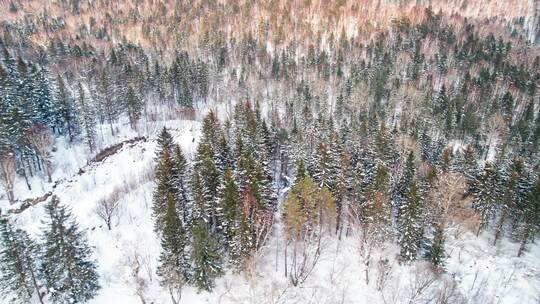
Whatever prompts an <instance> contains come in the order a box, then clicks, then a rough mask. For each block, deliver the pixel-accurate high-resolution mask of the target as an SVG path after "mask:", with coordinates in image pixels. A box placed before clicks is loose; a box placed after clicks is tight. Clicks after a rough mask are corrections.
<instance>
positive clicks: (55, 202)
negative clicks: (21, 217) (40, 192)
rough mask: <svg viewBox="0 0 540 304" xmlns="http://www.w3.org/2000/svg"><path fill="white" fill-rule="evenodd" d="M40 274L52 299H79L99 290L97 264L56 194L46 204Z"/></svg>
mask: <svg viewBox="0 0 540 304" xmlns="http://www.w3.org/2000/svg"><path fill="white" fill-rule="evenodd" d="M45 211H46V215H47V218H48V220H47V222H46V225H47V226H46V227H45V228H44V230H43V247H42V249H43V253H42V256H41V275H42V278H43V280H44V282H45V287H46V288H47V289H48V290H49V292H50V299H51V300H52V301H53V303H80V302H86V301H88V300H90V299H91V298H93V297H94V296H95V295H96V294H97V291H98V290H99V288H100V286H99V282H98V280H99V277H98V274H97V272H96V264H95V262H94V261H93V260H92V250H91V248H90V246H89V245H88V243H87V241H86V237H85V235H84V233H83V232H82V231H80V228H79V225H78V224H77V223H76V222H75V218H74V217H73V216H72V215H71V213H70V212H69V211H68V210H67V209H66V207H64V206H62V205H60V201H59V199H58V197H56V196H53V197H52V199H51V201H50V202H49V203H48V204H47V206H46V208H45Z"/></svg>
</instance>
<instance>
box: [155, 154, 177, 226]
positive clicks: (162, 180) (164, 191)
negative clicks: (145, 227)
mask: <svg viewBox="0 0 540 304" xmlns="http://www.w3.org/2000/svg"><path fill="white" fill-rule="evenodd" d="M176 194H177V191H176V188H175V185H174V177H173V161H172V159H171V156H170V154H169V152H168V151H167V150H165V152H164V153H163V155H162V157H161V159H160V161H159V163H158V164H157V167H156V188H155V189H154V193H153V198H152V200H153V204H152V216H153V217H154V230H155V231H156V232H158V233H161V232H162V230H163V225H164V222H165V215H166V212H167V204H168V199H169V197H172V198H173V199H174V198H176Z"/></svg>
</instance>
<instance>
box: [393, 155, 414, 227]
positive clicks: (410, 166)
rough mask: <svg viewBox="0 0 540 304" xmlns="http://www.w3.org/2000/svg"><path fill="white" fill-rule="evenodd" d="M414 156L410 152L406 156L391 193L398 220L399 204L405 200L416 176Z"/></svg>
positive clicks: (399, 214)
mask: <svg viewBox="0 0 540 304" xmlns="http://www.w3.org/2000/svg"><path fill="white" fill-rule="evenodd" d="M415 160H416V158H415V156H414V152H413V151H410V152H409V154H408V155H407V160H406V162H405V168H404V169H403V173H402V175H401V178H400V179H399V181H398V182H397V184H396V185H395V188H394V190H393V193H392V197H393V200H394V204H396V206H397V208H398V219H399V217H400V216H401V204H402V203H403V201H405V200H406V199H407V195H408V193H409V189H410V186H411V183H412V182H413V179H414V176H415V174H416V165H415Z"/></svg>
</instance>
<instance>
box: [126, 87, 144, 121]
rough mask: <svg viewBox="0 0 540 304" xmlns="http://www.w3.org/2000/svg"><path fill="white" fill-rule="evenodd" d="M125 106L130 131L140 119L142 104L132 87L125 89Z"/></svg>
mask: <svg viewBox="0 0 540 304" xmlns="http://www.w3.org/2000/svg"><path fill="white" fill-rule="evenodd" d="M125 106H126V110H127V114H128V118H129V125H130V126H131V128H132V129H135V125H136V124H137V121H138V120H139V118H140V117H141V112H142V107H143V102H142V100H141V99H140V98H139V96H138V95H137V93H136V92H135V90H134V89H133V87H132V86H128V88H127V92H126V100H125Z"/></svg>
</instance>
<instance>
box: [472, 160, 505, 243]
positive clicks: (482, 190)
mask: <svg viewBox="0 0 540 304" xmlns="http://www.w3.org/2000/svg"><path fill="white" fill-rule="evenodd" d="M501 188H502V187H501V185H500V178H499V172H498V171H497V168H496V167H495V166H494V165H493V164H491V163H486V165H485V167H484V171H483V172H482V173H481V174H480V175H479V176H478V177H477V178H476V181H475V183H474V191H475V198H474V201H473V207H474V208H475V209H476V210H477V211H478V212H479V213H480V217H481V223H480V225H479V227H478V232H480V230H482V229H485V228H486V225H487V224H488V223H489V222H490V221H491V220H493V217H494V216H495V212H496V211H497V208H498V204H499V202H500V198H501V197H502V189H501Z"/></svg>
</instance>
